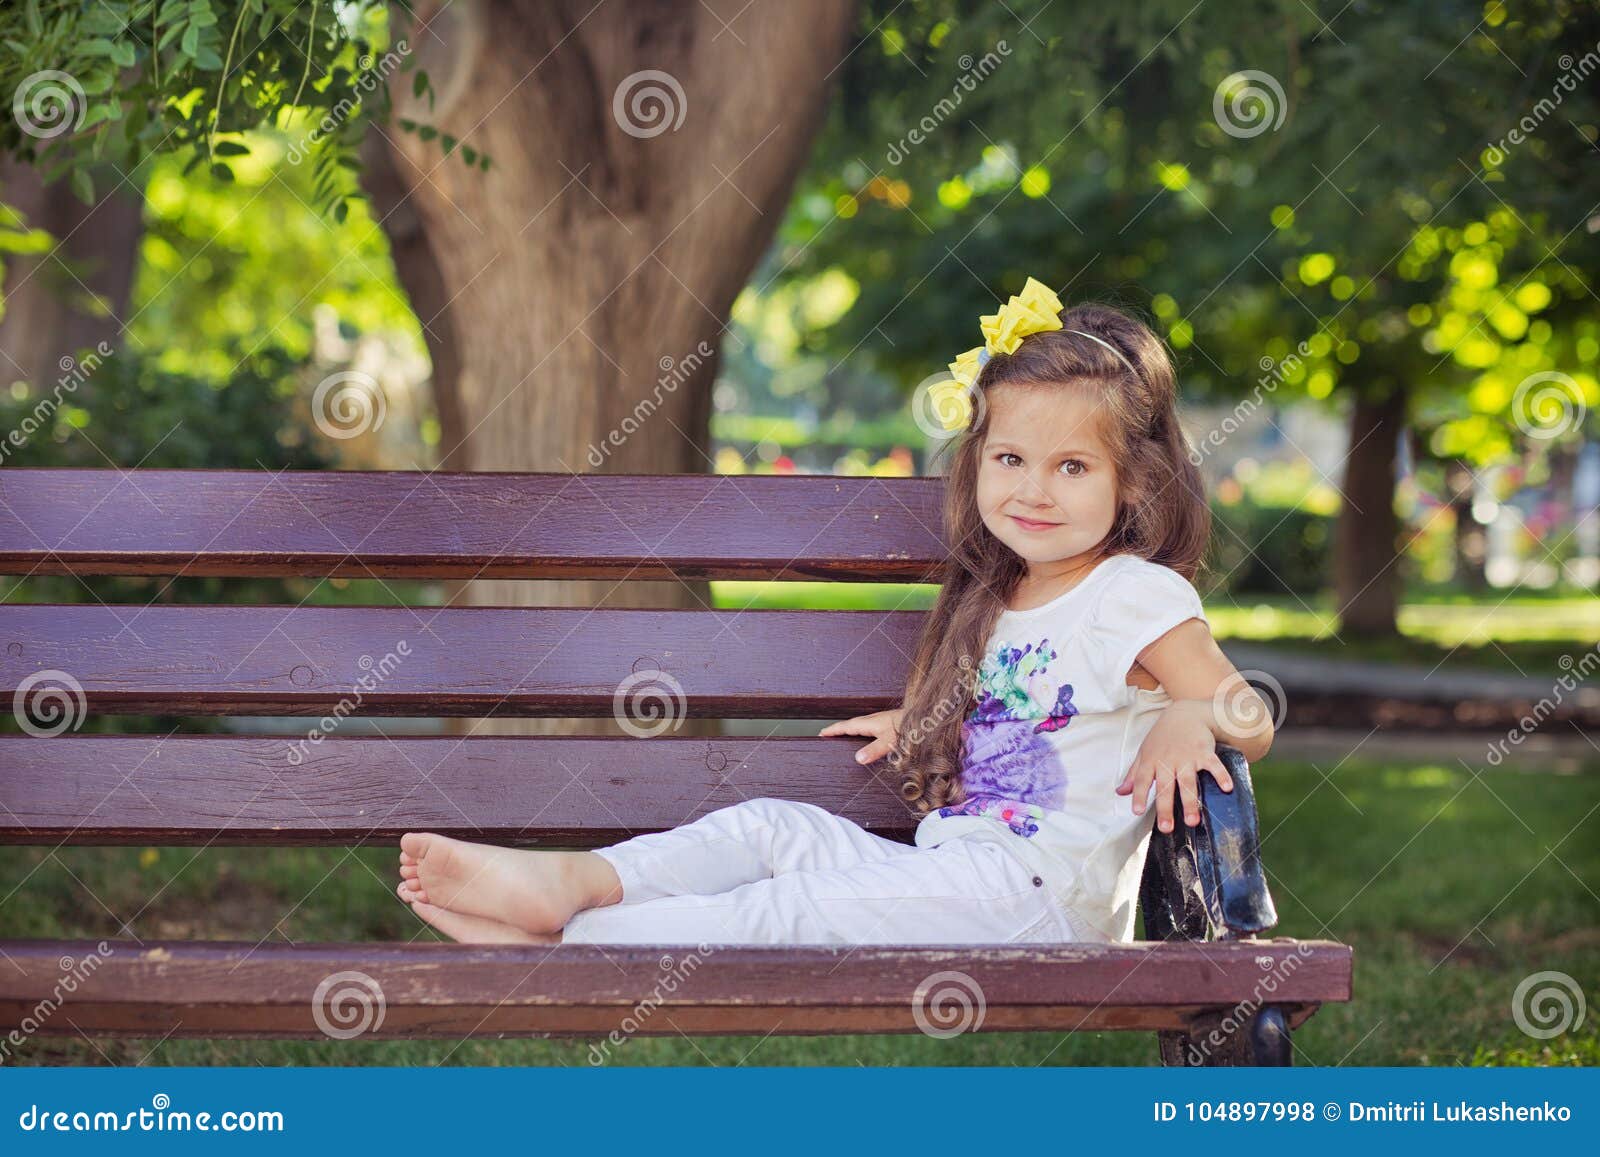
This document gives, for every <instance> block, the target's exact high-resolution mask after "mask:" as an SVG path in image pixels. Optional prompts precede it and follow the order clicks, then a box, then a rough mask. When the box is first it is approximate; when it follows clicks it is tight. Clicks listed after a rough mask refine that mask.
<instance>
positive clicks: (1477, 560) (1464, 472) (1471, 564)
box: [1444, 458, 1489, 593]
mask: <svg viewBox="0 0 1600 1157" xmlns="http://www.w3.org/2000/svg"><path fill="white" fill-rule="evenodd" d="M1444 478H1445V493H1446V494H1447V495H1448V496H1449V501H1450V509H1451V510H1452V511H1454V512H1455V517H1456V529H1455V554H1456V566H1455V579H1456V582H1457V583H1458V584H1459V585H1460V586H1461V587H1462V588H1463V589H1465V590H1469V591H1475V592H1479V593H1482V592H1483V591H1485V590H1487V589H1488V587H1489V582H1488V579H1487V577H1486V576H1485V574H1484V563H1485V562H1486V561H1487V560H1488V557H1489V536H1488V533H1487V531H1486V529H1485V527H1484V525H1483V523H1481V522H1479V521H1478V516H1477V515H1476V514H1474V513H1473V510H1472V508H1473V504H1474V500H1475V499H1476V498H1477V489H1478V488H1477V482H1476V480H1475V479H1474V478H1473V476H1472V470H1471V468H1470V467H1468V465H1467V464H1466V463H1465V462H1463V461H1461V460H1460V459H1459V458H1458V459H1455V460H1454V461H1451V462H1449V463H1447V464H1446V465H1445V472H1444Z"/></svg>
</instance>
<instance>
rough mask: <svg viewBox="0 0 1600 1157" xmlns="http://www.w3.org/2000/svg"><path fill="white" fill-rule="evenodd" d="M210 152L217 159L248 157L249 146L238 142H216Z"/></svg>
mask: <svg viewBox="0 0 1600 1157" xmlns="http://www.w3.org/2000/svg"><path fill="white" fill-rule="evenodd" d="M211 151H212V152H214V153H215V154H216V155H217V156H219V157H246V156H249V155H250V146H249V145H243V144H240V143H239V142H238V141H218V142H217V145H216V148H214V149H212V150H211Z"/></svg>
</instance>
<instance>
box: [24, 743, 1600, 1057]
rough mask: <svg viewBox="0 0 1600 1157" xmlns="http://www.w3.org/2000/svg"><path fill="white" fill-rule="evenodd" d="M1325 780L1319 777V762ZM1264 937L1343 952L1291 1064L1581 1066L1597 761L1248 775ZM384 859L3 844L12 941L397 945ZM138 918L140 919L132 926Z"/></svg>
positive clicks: (439, 1053)
mask: <svg viewBox="0 0 1600 1157" xmlns="http://www.w3.org/2000/svg"><path fill="white" fill-rule="evenodd" d="M1324 770H1328V769H1326V768H1325V769H1324ZM1256 779H1257V794H1258V797H1259V803H1260V808H1261V813H1262V817H1263V827H1264V831H1265V833H1266V834H1265V844H1264V854H1265V859H1266V863H1267V865H1268V868H1269V871H1270V875H1271V880H1272V886H1273V893H1274V898H1275V899H1276V901H1277V905H1278V910H1279V915H1280V917H1281V921H1280V924H1279V927H1278V929H1277V932H1278V933H1279V934H1282V935H1289V936H1298V937H1326V938H1333V939H1338V940H1342V941H1345V942H1346V943H1349V944H1352V945H1353V946H1354V948H1355V960H1356V975H1355V997H1356V999H1355V1001H1354V1002H1353V1003H1351V1004H1348V1005H1331V1006H1327V1007H1325V1008H1323V1009H1322V1010H1321V1011H1320V1012H1319V1013H1318V1014H1317V1015H1316V1016H1314V1017H1313V1018H1312V1019H1311V1021H1310V1022H1309V1023H1308V1024H1307V1025H1306V1026H1305V1027H1304V1028H1303V1029H1302V1030H1301V1031H1300V1032H1299V1033H1297V1034H1296V1044H1297V1048H1298V1049H1299V1053H1298V1057H1299V1060H1300V1062H1301V1063H1316V1064H1325V1065H1330V1064H1340V1063H1344V1064H1366V1065H1413V1064H1431V1065H1453V1064H1473V1063H1479V1064H1514V1065H1533V1064H1586V1065H1587V1064H1600V1016H1597V1015H1596V1010H1597V1007H1600V990H1597V989H1596V988H1595V987H1594V986H1595V983H1596V978H1597V977H1600V897H1597V896H1596V894H1595V884H1594V882H1595V881H1597V880H1600V841H1597V840H1596V839H1595V838H1594V833H1595V831H1596V830H1597V824H1600V815H1597V814H1596V812H1595V808H1596V807H1597V805H1600V762H1597V763H1595V764H1592V765H1590V766H1589V767H1587V768H1586V769H1585V772H1584V773H1583V774H1580V775H1556V774H1540V773H1531V772H1507V771H1496V772H1491V773H1485V774H1483V775H1481V776H1479V777H1477V778H1473V777H1472V776H1471V775H1470V774H1469V773H1468V772H1467V771H1466V770H1465V769H1463V768H1462V767H1460V766H1459V765H1458V766H1454V767H1450V766H1436V765H1431V764H1423V763H1409V762H1393V763H1374V762H1364V761H1362V760H1361V759H1359V758H1356V759H1351V760H1349V761H1347V762H1346V763H1344V764H1342V765H1341V766H1339V767H1338V769H1337V771H1336V772H1335V773H1334V775H1333V778H1332V779H1331V781H1325V780H1324V779H1323V777H1322V776H1321V775H1320V774H1318V773H1317V771H1316V770H1314V769H1313V768H1311V767H1310V766H1307V765H1302V764H1296V763H1291V762H1287V761H1283V762H1278V761H1273V760H1270V759H1269V760H1267V761H1265V762H1264V763H1263V764H1262V765H1261V766H1260V767H1259V768H1257V771H1256ZM393 863H394V858H393V852H392V851H391V849H389V848H388V847H381V848H366V849H359V850H356V851H355V852H353V853H347V852H345V851H344V850H342V849H235V848H212V849H207V850H195V849H184V848H165V849H160V850H147V849H138V848H67V849H61V850H59V851H50V850H48V849H40V848H17V847H12V848H4V849H0V896H4V897H5V899H4V900H3V902H0V929H3V935H5V936H8V937H25V936H74V937H78V936H81V937H86V938H100V937H104V936H109V935H113V934H114V932H115V929H116V927H117V925H118V922H119V921H121V920H128V919H133V920H134V926H135V927H136V928H137V930H138V932H139V934H140V935H141V936H142V937H145V938H147V939H148V938H161V937H179V938H181V937H200V938H212V939H234V938H242V939H247V940H252V941H253V940H256V939H258V938H259V937H261V936H262V935H264V934H266V933H268V932H269V931H271V930H272V925H273V923H274V921H277V922H278V924H277V930H276V932H275V936H276V937H277V938H279V939H281V938H283V937H288V938H289V939H292V940H295V941H304V940H329V939H351V940H362V939H405V938H409V937H412V936H414V935H415V934H416V932H417V929H418V927H419V925H417V924H416V923H415V921H413V920H412V919H411V917H410V916H409V914H408V913H406V912H405V911H404V910H403V909H402V908H401V906H400V905H399V903H398V901H396V900H395V899H394V897H393V895H392V894H391V893H390V891H389V886H390V880H391V873H392V870H393ZM136 913H137V916H135V914H136ZM1545 970H1557V971H1561V972H1565V973H1567V974H1568V975H1570V976H1572V977H1575V978H1578V980H1579V981H1580V982H1581V983H1584V984H1586V985H1587V986H1588V991H1587V1000H1588V1003H1589V1009H1590V1015H1589V1016H1588V1018H1587V1020H1586V1022H1585V1023H1584V1024H1583V1025H1582V1026H1581V1028H1579V1029H1578V1030H1576V1031H1573V1032H1569V1033H1567V1034H1565V1035H1563V1036H1560V1037H1557V1038H1555V1039H1553V1040H1551V1041H1548V1042H1541V1041H1537V1040H1533V1039H1531V1038H1529V1037H1527V1036H1526V1035H1524V1034H1523V1033H1522V1032H1520V1031H1519V1030H1518V1029H1517V1027H1516V1025H1515V1023H1514V1021H1513V1019H1512V1017H1511V998H1512V992H1513V990H1514V989H1515V987H1516V985H1517V983H1518V981H1519V980H1521V979H1522V978H1523V977H1525V976H1527V975H1529V974H1531V973H1534V972H1538V971H1545ZM586 1047H587V1046H586V1044H585V1042H582V1041H573V1042H567V1041H469V1042H465V1043H453V1042H448V1041H446V1042H427V1041H418V1042H365V1043H363V1042H359V1041H352V1042H339V1041H314V1042H297V1041H283V1042H279V1041H184V1040H168V1041H166V1042H164V1043H157V1042H154V1041H130V1040H110V1039H101V1040H97V1041H95V1042H93V1043H90V1042H88V1041H86V1040H83V1039H80V1038H35V1039H33V1040H32V1041H30V1042H29V1043H28V1044H26V1045H25V1046H24V1047H23V1048H21V1049H20V1050H18V1053H17V1057H16V1061H15V1063H22V1064H30V1063H32V1064H50V1063H72V1064H97V1063H106V1062H108V1061H109V1062H114V1063H117V1064H133V1063H138V1062H141V1061H142V1062H145V1063H150V1064H180V1065H183V1064H199V1065H204V1064H253V1063H262V1064H315V1065H320V1064H332V1065H339V1064H440V1063H448V1064H480V1065H555V1064H569V1065H583V1064H586V1063H587V1061H586ZM1153 1052H1154V1044H1153V1038H1152V1037H1151V1035H1150V1034H1147V1033H1086V1034H1079V1035H1063V1034H1058V1033H979V1034H967V1035H964V1036H961V1037H957V1038H955V1039H952V1040H946V1041H940V1040H933V1039H930V1038H926V1037H923V1036H921V1035H910V1036H887V1037H885V1036H880V1037H867V1036H844V1037H831V1038H829V1037H819V1038H792V1037H768V1038H766V1039H765V1040H762V1039H760V1038H756V1037H737V1038H705V1037H701V1038H695V1039H693V1040H688V1039H685V1038H681V1037H674V1038H671V1039H665V1038H663V1039H646V1038H638V1039H634V1040H631V1041H629V1042H628V1043H627V1044H626V1045H624V1046H622V1047H621V1048H619V1049H618V1050H616V1052H615V1054H614V1056H613V1059H612V1061H611V1063H613V1064H630V1065H633V1064H637V1065H704V1064H718V1065H736V1064H758V1065H817V1064H830V1065H853V1064H857V1063H860V1064H867V1065H979V1064H981V1065H1036V1064H1049V1065H1065V1064H1118V1065H1121V1064H1133V1065H1140V1064H1149V1063H1151V1062H1152V1061H1153V1059H1154V1057H1153Z"/></svg>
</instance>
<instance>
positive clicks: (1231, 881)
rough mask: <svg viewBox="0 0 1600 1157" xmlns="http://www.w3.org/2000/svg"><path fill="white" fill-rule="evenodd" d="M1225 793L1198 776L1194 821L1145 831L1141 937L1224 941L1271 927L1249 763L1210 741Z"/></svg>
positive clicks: (1274, 917)
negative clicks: (1226, 784) (1226, 782)
mask: <svg viewBox="0 0 1600 1157" xmlns="http://www.w3.org/2000/svg"><path fill="white" fill-rule="evenodd" d="M1217 755H1218V757H1219V758H1220V759H1221V760H1222V762H1223V764H1224V766H1226V767H1227V769H1228V773H1229V774H1230V775H1231V776H1232V777H1233V791H1231V792H1226V791H1223V790H1222V789H1221V788H1220V787H1218V786H1217V781H1216V779H1215V778H1214V777H1213V776H1212V774H1211V773H1210V772H1209V771H1206V770H1204V769H1202V770H1201V772H1200V798H1201V802H1202V805H1203V806H1202V809H1201V819H1200V823H1199V824H1197V825H1196V826H1195V827H1193V828H1191V827H1189V826H1188V825H1187V824H1185V823H1183V822H1182V821H1181V818H1180V821H1179V823H1178V824H1177V825H1176V829H1175V830H1174V831H1172V832H1171V833H1164V832H1162V831H1161V830H1160V829H1159V828H1156V829H1154V830H1152V831H1151V833H1150V850H1149V852H1148V854H1147V855H1146V856H1145V864H1144V877H1143V880H1142V881H1141V884H1140V888H1139V907H1140V909H1141V910H1142V911H1143V912H1144V921H1145V933H1144V934H1145V939H1147V940H1232V939H1235V938H1237V937H1241V936H1254V935H1256V934H1258V933H1261V932H1265V931H1267V930H1268V929H1270V928H1272V927H1273V926H1274V925H1275V924H1277V922H1278V913H1277V910H1276V909H1275V908H1274V907H1273V905H1272V896H1271V894H1270V893H1269V892H1268V891H1267V876H1266V870H1265V869H1264V868H1263V867H1262V864H1261V833H1260V828H1259V826H1258V823H1257V819H1256V799H1255V792H1254V791H1253V790H1252V788H1251V784H1250V764H1249V763H1248V762H1247V761H1246V760H1245V757H1244V755H1243V753H1242V752H1240V751H1239V750H1238V748H1235V747H1230V746H1228V745H1227V744H1224V743H1219V744H1217Z"/></svg>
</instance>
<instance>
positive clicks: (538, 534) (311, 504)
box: [0, 467, 944, 582]
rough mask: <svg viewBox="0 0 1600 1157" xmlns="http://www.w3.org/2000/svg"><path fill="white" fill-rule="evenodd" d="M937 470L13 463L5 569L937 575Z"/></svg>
mask: <svg viewBox="0 0 1600 1157" xmlns="http://www.w3.org/2000/svg"><path fill="white" fill-rule="evenodd" d="M943 494H944V482H943V479H941V478H878V477H872V476H864V477H849V476H843V475H839V476H834V475H796V476H784V475H770V474H747V475H707V474H681V475H669V476H654V475H630V474H567V473H520V472H504V473H455V472H450V471H432V472H428V471H412V470H373V471H318V470H283V471H277V472H270V471H262V470H135V471H124V470H100V469H84V468H51V467H10V468H7V469H6V470H5V471H4V472H3V473H0V574H29V573H38V574H80V575H92V574H99V575H105V574H176V573H179V572H180V571H181V572H182V573H183V574H186V575H226V576H257V577H260V576H269V575H279V576H281V575H301V576H318V575H328V576H336V577H345V578H371V577H375V576H376V577H384V578H390V577H406V578H464V579H471V578H580V577H590V578H617V579H621V578H629V579H664V578H680V579H718V578H745V579H856V580H866V581H885V580H893V581H901V582H904V581H923V580H927V581H937V580H936V579H935V578H933V577H932V575H933V570H934V568H935V567H936V566H937V565H938V564H939V563H940V562H941V561H942V560H943V558H944V550H943V547H942V545H941V542H942V532H941V529H940V527H941V514H940V503H941V502H942V501H943Z"/></svg>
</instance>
